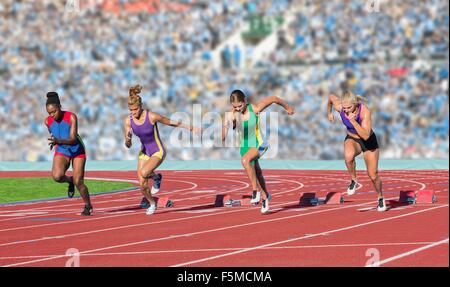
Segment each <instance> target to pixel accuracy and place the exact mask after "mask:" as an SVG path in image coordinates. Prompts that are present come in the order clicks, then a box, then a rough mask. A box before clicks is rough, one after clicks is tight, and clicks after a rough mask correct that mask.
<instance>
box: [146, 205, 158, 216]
mask: <svg viewBox="0 0 450 287" xmlns="http://www.w3.org/2000/svg"><path fill="white" fill-rule="evenodd" d="M155 211H156V204H154V203H153V204H150V207H149V208H147V211H146V212H145V214H147V215H152V214H153V213H155Z"/></svg>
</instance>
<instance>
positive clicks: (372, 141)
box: [344, 132, 378, 152]
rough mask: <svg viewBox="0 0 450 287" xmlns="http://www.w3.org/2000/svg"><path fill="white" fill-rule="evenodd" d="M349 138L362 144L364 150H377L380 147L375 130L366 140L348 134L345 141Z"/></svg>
mask: <svg viewBox="0 0 450 287" xmlns="http://www.w3.org/2000/svg"><path fill="white" fill-rule="evenodd" d="M348 139H352V140H354V141H355V142H357V143H358V144H359V145H360V146H361V149H362V151H363V152H366V151H368V150H375V149H377V148H378V140H377V136H376V135H375V133H374V132H372V134H371V135H370V137H369V138H368V139H367V140H366V141H365V140H363V139H358V138H354V137H351V136H349V135H347V136H346V137H345V140H344V142H345V141H346V140H348Z"/></svg>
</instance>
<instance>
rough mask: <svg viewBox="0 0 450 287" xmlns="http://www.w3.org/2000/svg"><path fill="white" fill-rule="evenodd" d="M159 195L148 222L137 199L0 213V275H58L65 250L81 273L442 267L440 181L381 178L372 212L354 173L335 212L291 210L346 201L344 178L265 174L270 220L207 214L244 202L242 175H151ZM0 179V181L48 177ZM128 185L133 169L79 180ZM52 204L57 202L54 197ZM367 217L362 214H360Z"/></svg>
mask: <svg viewBox="0 0 450 287" xmlns="http://www.w3.org/2000/svg"><path fill="white" fill-rule="evenodd" d="M162 173H163V175H164V180H163V184H162V188H161V191H160V195H169V196H170V197H171V198H172V199H173V200H174V202H175V206H174V207H172V208H159V209H158V210H157V212H156V213H155V214H154V215H152V216H147V215H145V210H143V209H139V208H138V206H139V202H140V200H141V198H142V196H141V194H140V192H139V191H137V190H133V191H126V192H119V193H112V194H104V195H97V196H93V197H92V203H93V205H94V215H93V216H91V217H81V216H79V213H80V211H81V209H82V205H83V203H82V201H81V199H80V198H74V199H63V200H55V201H45V202H36V203H24V204H17V205H10V206H1V207H0V266H61V267H62V266H65V264H66V262H67V261H68V260H69V259H70V257H69V256H67V255H66V252H67V250H68V249H70V248H75V249H77V250H78V251H79V253H80V257H79V259H80V265H81V266H365V265H366V264H368V262H369V261H368V260H370V259H371V258H374V256H377V254H378V255H379V260H380V262H381V266H447V267H448V266H449V251H448V237H449V235H448V234H449V210H448V182H449V179H448V171H437V170H430V171H382V172H381V178H382V180H383V184H384V192H385V198H387V199H392V201H391V202H390V203H391V209H390V210H389V211H387V212H384V213H379V212H377V211H375V210H374V209H373V208H374V207H375V205H376V202H375V200H376V194H375V192H374V189H373V186H372V184H371V183H370V182H369V180H368V178H367V176H366V175H365V173H363V172H361V174H359V178H360V184H361V186H360V188H359V189H358V191H357V193H356V194H355V195H353V196H345V199H346V202H345V203H344V204H342V205H319V206H315V207H300V206H299V205H298V200H299V194H300V193H301V192H316V193H317V194H318V195H319V196H320V197H323V196H325V194H326V192H329V191H345V190H346V186H347V185H348V178H347V174H346V172H344V171H277V170H267V171H265V176H266V181H267V185H268V188H269V191H271V193H272V195H273V200H272V201H271V213H269V214H267V215H262V214H261V213H260V206H240V207H232V208H227V207H214V205H213V204H214V200H215V196H216V195H217V194H221V193H229V194H232V195H234V196H233V197H234V198H240V197H241V196H242V195H244V194H249V193H250V191H251V188H249V185H248V180H247V177H246V176H245V174H244V172H243V171H162ZM49 175H50V174H49V172H34V173H29V172H2V173H0V177H12V176H14V177H36V176H49ZM86 176H87V177H98V178H109V179H111V178H113V179H122V180H131V181H135V180H136V178H135V171H130V172H128V171H127V172H87V174H86ZM419 189H434V190H435V191H436V192H437V197H438V202H437V203H434V204H416V205H409V206H400V205H399V204H398V203H396V202H395V201H396V200H398V194H399V191H400V190H419ZM61 196H64V194H62V195H61ZM368 208H372V209H371V210H368Z"/></svg>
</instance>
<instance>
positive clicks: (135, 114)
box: [125, 85, 199, 215]
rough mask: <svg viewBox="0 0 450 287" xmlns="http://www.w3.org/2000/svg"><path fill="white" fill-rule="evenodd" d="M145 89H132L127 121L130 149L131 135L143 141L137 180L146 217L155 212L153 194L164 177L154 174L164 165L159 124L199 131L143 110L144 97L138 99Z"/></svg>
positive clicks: (139, 87) (126, 127)
mask: <svg viewBox="0 0 450 287" xmlns="http://www.w3.org/2000/svg"><path fill="white" fill-rule="evenodd" d="M141 90H142V87H141V86H139V85H137V86H135V87H132V88H130V92H129V97H128V108H129V110H130V115H129V116H128V117H127V118H126V119H125V146H126V147H128V148H130V147H131V136H132V133H134V134H135V135H136V136H137V137H138V138H139V139H140V141H141V151H140V153H139V159H138V172H137V173H138V178H139V185H140V187H141V192H142V194H143V195H144V198H143V199H142V202H141V207H142V208H147V212H146V214H147V215H151V214H153V213H154V212H155V211H156V202H155V200H154V198H153V197H152V194H156V193H157V192H158V191H159V188H160V186H161V180H162V175H161V174H159V173H155V172H154V171H155V170H156V168H157V167H158V166H159V165H160V164H161V163H162V162H163V160H164V158H165V156H166V150H165V148H164V145H163V143H162V141H161V138H160V136H159V131H158V122H159V123H162V124H164V125H169V126H173V127H182V128H185V129H189V130H190V131H195V132H197V131H199V129H196V128H193V127H192V126H187V125H183V124H182V123H181V121H179V122H174V121H171V120H170V119H168V118H166V117H164V116H161V115H159V114H157V113H154V112H151V111H149V110H145V109H144V108H143V107H142V98H141V97H140V96H139V93H140V92H141ZM149 179H153V187H152V190H151V192H149V187H148V180H149Z"/></svg>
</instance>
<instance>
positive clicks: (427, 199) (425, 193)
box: [416, 189, 437, 203]
mask: <svg viewBox="0 0 450 287" xmlns="http://www.w3.org/2000/svg"><path fill="white" fill-rule="evenodd" d="M436 201H437V197H436V194H435V192H434V190H430V189H424V190H418V191H417V192H416V203H435V202H436Z"/></svg>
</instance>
